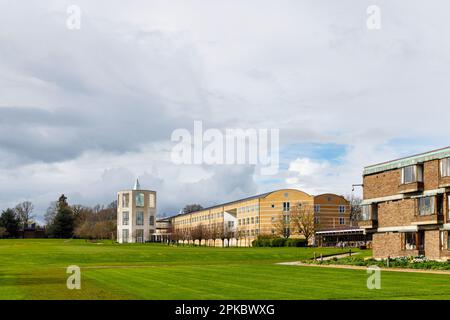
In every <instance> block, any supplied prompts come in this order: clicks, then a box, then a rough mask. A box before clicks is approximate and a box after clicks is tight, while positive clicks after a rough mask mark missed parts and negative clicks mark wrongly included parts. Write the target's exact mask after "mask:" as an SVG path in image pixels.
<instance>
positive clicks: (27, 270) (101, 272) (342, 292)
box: [0, 240, 450, 299]
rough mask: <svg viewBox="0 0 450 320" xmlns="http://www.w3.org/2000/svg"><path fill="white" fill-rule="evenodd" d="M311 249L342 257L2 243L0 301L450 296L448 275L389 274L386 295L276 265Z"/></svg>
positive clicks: (332, 274)
mask: <svg viewBox="0 0 450 320" xmlns="http://www.w3.org/2000/svg"><path fill="white" fill-rule="evenodd" d="M314 251H315V252H319V251H320V252H322V253H324V254H327V253H333V252H336V253H338V252H341V250H340V249H317V248H314V249H310V248H204V247H202V248H198V247H197V248H189V247H168V246H164V245H134V244H130V245H116V244H111V243H106V242H105V243H103V244H92V243H86V242H84V241H82V240H71V241H64V240H0V299H361V298H362V299H405V298H412V299H414V298H445V299H447V298H450V281H449V280H450V276H446V275H431V274H430V275H427V274H411V273H396V272H384V273H383V274H382V289H381V290H368V289H367V288H366V279H367V274H366V272H364V271H361V270H338V269H325V268H317V267H295V266H280V265H275V264H274V263H275V262H281V261H295V260H300V259H306V258H309V257H312V254H313V252H314ZM71 264H75V265H78V266H80V267H81V269H82V290H68V289H66V286H65V283H66V279H67V274H66V273H65V268H66V267H67V266H69V265H71ZM121 266H122V267H121ZM411 288H414V290H411Z"/></svg>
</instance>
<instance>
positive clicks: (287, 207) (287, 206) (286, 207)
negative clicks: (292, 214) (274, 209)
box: [283, 202, 291, 211]
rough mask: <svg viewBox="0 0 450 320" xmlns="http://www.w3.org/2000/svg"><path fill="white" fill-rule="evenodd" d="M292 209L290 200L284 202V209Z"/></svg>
mask: <svg viewBox="0 0 450 320" xmlns="http://www.w3.org/2000/svg"><path fill="white" fill-rule="evenodd" d="M290 209H291V204H290V202H283V211H289V210H290Z"/></svg>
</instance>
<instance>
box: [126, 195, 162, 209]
mask: <svg viewBox="0 0 450 320" xmlns="http://www.w3.org/2000/svg"><path fill="white" fill-rule="evenodd" d="M121 200H122V202H121V204H122V207H123V208H129V207H130V194H129V193H122V199H121ZM134 200H135V203H136V207H144V206H145V194H144V193H137V194H136V196H135V199H134ZM148 201H149V202H148V203H149V207H150V208H154V207H155V194H153V193H150V194H149V199H148Z"/></svg>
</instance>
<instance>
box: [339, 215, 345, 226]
mask: <svg viewBox="0 0 450 320" xmlns="http://www.w3.org/2000/svg"><path fill="white" fill-rule="evenodd" d="M339 224H341V225H342V224H345V218H342V217H341V218H339Z"/></svg>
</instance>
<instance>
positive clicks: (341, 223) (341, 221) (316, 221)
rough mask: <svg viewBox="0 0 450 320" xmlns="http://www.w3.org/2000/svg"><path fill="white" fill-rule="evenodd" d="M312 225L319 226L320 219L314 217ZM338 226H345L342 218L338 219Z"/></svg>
mask: <svg viewBox="0 0 450 320" xmlns="http://www.w3.org/2000/svg"><path fill="white" fill-rule="evenodd" d="M314 223H315V224H320V217H314ZM339 224H340V225H344V224H345V218H344V217H339Z"/></svg>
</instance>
